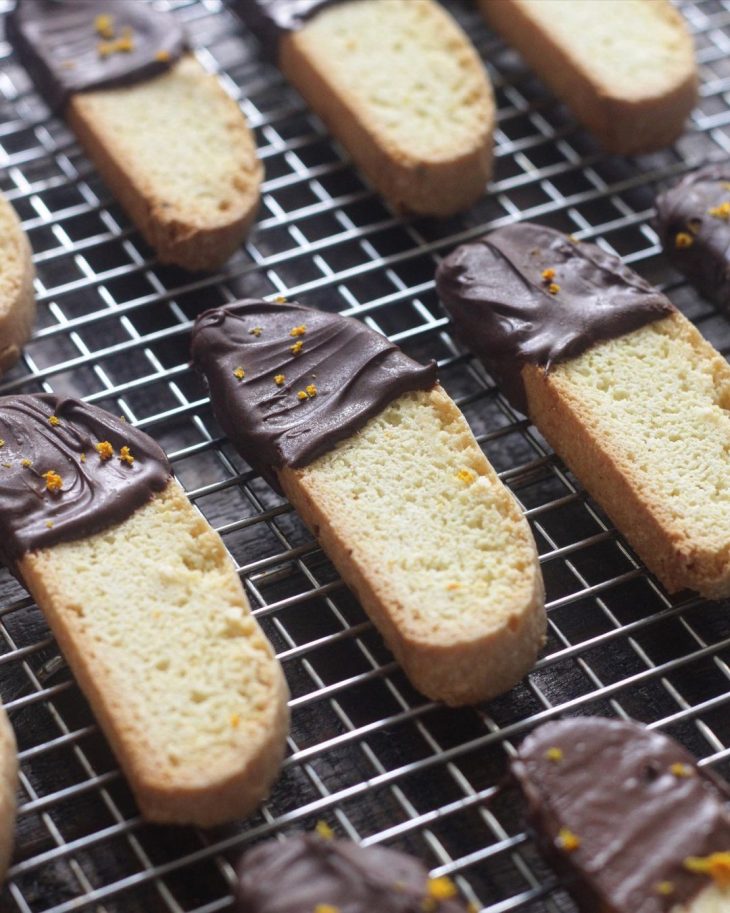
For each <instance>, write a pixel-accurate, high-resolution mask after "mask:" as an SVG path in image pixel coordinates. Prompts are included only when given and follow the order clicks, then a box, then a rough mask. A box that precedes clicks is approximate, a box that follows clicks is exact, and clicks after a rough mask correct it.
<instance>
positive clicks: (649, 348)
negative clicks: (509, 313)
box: [522, 312, 730, 598]
mask: <svg viewBox="0 0 730 913" xmlns="http://www.w3.org/2000/svg"><path fill="white" fill-rule="evenodd" d="M522 376H523V380H524V382H525V388H526V391H527V399H528V404H529V414H530V417H531V418H532V420H533V421H534V422H535V424H536V425H537V426H538V427H539V428H540V431H541V432H542V433H543V434H544V435H545V437H546V438H547V440H548V441H549V443H550V444H551V446H552V447H553V448H554V449H555V450H556V452H557V453H558V454H559V455H560V456H561V457H562V458H563V459H564V460H565V462H566V463H567V464H568V465H569V466H570V467H571V469H572V470H573V471H574V472H575V474H576V475H577V476H578V477H579V478H580V480H581V481H582V483H583V484H584V485H585V487H586V489H587V490H588V492H589V493H590V494H591V495H593V496H594V497H595V498H596V500H597V501H599V503H600V504H601V505H602V507H603V508H604V510H605V511H606V512H607V514H608V515H609V516H610V517H611V519H612V520H613V522H614V523H615V524H616V526H617V527H618V528H619V529H620V530H621V531H622V532H623V533H624V535H625V536H626V538H627V539H628V541H629V542H630V543H631V544H632V545H633V547H634V548H635V549H636V551H637V552H638V553H639V555H640V556H641V558H642V560H643V561H644V562H645V563H646V565H647V566H648V567H649V569H650V570H651V571H652V572H653V573H655V574H656V576H657V577H658V578H659V579H660V580H661V581H662V583H663V584H664V586H665V587H666V588H667V590H668V591H669V592H677V591H678V590H682V589H684V588H690V589H693V590H696V591H697V592H699V593H701V594H702V595H703V596H707V597H708V598H721V597H726V596H728V595H730V484H729V483H728V468H729V463H728V454H729V452H730V450H729V448H730V367H728V364H727V362H726V361H725V359H724V358H723V357H722V356H721V355H720V354H719V353H718V352H716V351H715V349H713V348H712V346H711V345H710V344H709V343H708V342H706V341H705V340H704V339H703V338H702V336H701V335H700V334H699V332H698V331H697V330H696V329H695V327H694V326H693V325H692V324H691V323H690V322H689V321H688V320H687V319H686V318H685V317H683V316H682V315H681V314H679V313H676V312H675V313H674V314H672V315H670V316H669V317H665V318H664V319H662V320H659V321H656V322H654V323H650V324H648V325H647V326H645V327H642V328H641V329H639V330H635V331H634V332H632V333H628V334H626V335H625V336H621V337H619V338H617V339H614V340H609V341H607V342H603V343H601V345H600V346H596V347H594V348H593V349H590V350H589V351H588V352H585V353H584V354H582V355H580V356H579V357H578V358H575V359H571V360H570V361H567V362H564V363H562V364H559V365H556V366H555V367H554V368H553V369H552V371H551V372H550V373H549V374H546V373H545V372H544V371H543V370H542V368H540V367H539V366H536V365H525V367H524V368H523V371H522Z"/></svg>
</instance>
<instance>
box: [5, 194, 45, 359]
mask: <svg viewBox="0 0 730 913" xmlns="http://www.w3.org/2000/svg"><path fill="white" fill-rule="evenodd" d="M34 275H35V272H34V270H33V261H32V260H31V250H30V244H29V243H28V238H27V237H26V234H25V232H24V231H23V229H22V227H21V225H20V222H19V220H18V217H17V215H16V214H15V210H14V209H13V207H12V206H11V205H10V203H8V201H7V200H6V199H5V197H3V196H2V195H1V194H0V371H5V370H7V369H8V368H9V367H10V366H11V365H12V364H14V362H16V361H17V359H18V357H19V355H20V350H21V349H22V347H23V344H24V343H25V342H27V341H28V339H29V338H30V334H31V330H32V329H33V321H34V320H35V312H36V304H35V294H34V292H33V277H34Z"/></svg>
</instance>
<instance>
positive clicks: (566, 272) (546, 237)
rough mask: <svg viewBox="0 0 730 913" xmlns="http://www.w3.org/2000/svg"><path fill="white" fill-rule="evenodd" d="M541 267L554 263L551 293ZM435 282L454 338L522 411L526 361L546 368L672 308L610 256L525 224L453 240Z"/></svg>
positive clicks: (583, 243)
mask: <svg viewBox="0 0 730 913" xmlns="http://www.w3.org/2000/svg"><path fill="white" fill-rule="evenodd" d="M545 269H554V270H555V277H554V279H553V280H552V281H553V282H555V283H556V284H557V285H558V286H559V291H558V292H557V294H555V295H552V294H550V292H549V290H548V286H549V282H547V281H545V280H543V278H542V273H543V270H545ZM436 287H437V289H438V293H439V295H440V296H441V300H442V301H443V303H444V305H445V306H446V309H447V310H448V312H449V313H450V314H451V317H452V319H453V321H454V330H455V333H456V335H457V337H458V338H459V339H460V340H461V342H462V343H463V344H464V345H465V346H467V347H468V348H470V349H471V350H472V351H473V352H474V354H475V355H477V356H478V357H479V358H480V359H482V361H483V362H484V363H485V365H486V366H487V368H488V370H489V371H490V372H492V373H493V374H494V376H495V377H496V379H497V380H498V382H499V383H500V384H501V386H502V388H503V390H504V393H505V395H506V396H507V397H508V398H509V399H510V401H511V402H512V404H513V405H514V406H515V407H516V408H518V409H520V410H521V411H522V412H525V413H526V412H527V403H526V396H525V391H524V386H523V383H522V377H521V374H522V367H523V365H524V364H525V363H526V362H530V363H532V364H537V365H541V366H542V367H544V368H545V369H546V370H550V367H551V366H552V365H553V364H555V363H556V362H560V361H565V360H566V359H569V358H575V357H576V356H577V355H580V354H581V353H582V352H585V351H586V350H587V349H589V348H590V347H591V346H593V345H595V344H596V343H599V342H603V341H605V340H608V339H614V338H615V337H617V336H622V335H623V334H625V333H629V332H630V331H631V330H636V329H638V328H639V327H642V326H644V325H645V324H647V323H651V322H652V321H654V320H659V319H660V318H662V317H665V316H666V315H667V314H670V313H672V311H673V310H674V308H673V306H672V304H671V302H670V301H669V300H668V299H667V298H666V297H665V296H664V295H662V294H661V292H659V291H657V289H655V288H653V287H652V286H651V285H649V283H648V282H646V281H645V280H644V279H642V278H641V277H640V276H638V275H637V274H636V273H635V272H633V270H631V269H629V267H628V266H625V265H624V264H623V263H622V262H621V260H620V259H619V258H618V257H615V256H613V255H612V254H608V253H606V252H605V251H604V250H601V248H600V247H597V246H596V245H595V244H588V243H585V242H581V243H577V242H574V241H571V240H569V239H568V238H567V237H566V236H565V235H562V234H560V233H559V232H557V231H554V230H553V229H551V228H544V227H542V226H540V225H532V224H530V223H529V222H523V223H520V224H515V225H509V226H507V227H506V228H499V229H497V230H496V231H493V232H491V234H489V235H486V236H485V237H483V238H480V239H479V240H477V241H472V242H470V243H468V244H462V245H461V247H457V248H456V250H454V251H453V252H452V253H451V254H449V256H448V257H446V259H445V260H443V261H442V263H441V264H440V265H439V267H438V270H437V272H436Z"/></svg>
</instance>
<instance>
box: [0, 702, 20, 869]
mask: <svg viewBox="0 0 730 913" xmlns="http://www.w3.org/2000/svg"><path fill="white" fill-rule="evenodd" d="M17 784H18V753H17V748H16V745H15V735H14V734H13V730H12V729H11V727H10V723H9V721H8V717H7V714H6V713H5V710H4V709H3V707H2V705H1V704H0V884H2V881H3V879H4V877H5V872H6V871H7V868H8V865H9V864H10V858H11V856H12V854H13V838H14V832H15V813H16V800H15V791H16V788H17Z"/></svg>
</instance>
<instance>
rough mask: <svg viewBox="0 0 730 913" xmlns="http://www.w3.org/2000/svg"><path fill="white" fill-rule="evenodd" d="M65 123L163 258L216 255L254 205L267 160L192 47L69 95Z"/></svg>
mask: <svg viewBox="0 0 730 913" xmlns="http://www.w3.org/2000/svg"><path fill="white" fill-rule="evenodd" d="M66 118H67V120H68V122H69V124H70V125H71V128H72V129H73V131H74V132H75V133H76V135H77V136H78V138H79V140H80V141H81V142H82V143H83V145H84V148H85V149H86V151H87V152H88V154H89V156H90V158H91V159H92V160H93V162H94V164H95V165H96V167H97V168H98V169H99V172H100V173H101V175H102V176H103V177H104V179H105V181H106V182H107V184H108V185H109V187H110V188H111V190H112V192H113V193H114V195H115V196H116V197H117V198H118V199H119V202H120V203H121V204H122V206H124V208H125V209H126V210H127V212H128V213H129V215H130V217H131V219H132V220H133V221H134V223H135V224H136V225H137V227H138V228H139V230H140V231H141V232H142V234H143V235H144V237H145V239H146V240H147V241H148V243H149V244H150V245H151V246H152V247H154V249H155V250H156V252H157V254H158V256H159V258H160V260H162V262H164V263H175V264H177V265H178V266H182V267H184V268H185V269H190V270H212V269H215V268H217V267H218V266H220V265H222V264H223V263H224V262H225V261H226V260H227V259H228V258H229V257H230V256H231V254H232V253H233V252H234V250H235V249H236V248H237V247H238V245H239V244H240V243H241V241H242V240H243V238H244V237H245V235H246V233H247V232H248V229H249V227H250V225H251V222H252V221H253V218H254V216H255V214H256V209H257V207H258V202H259V188H260V184H261V179H262V175H263V169H262V167H261V164H260V162H259V160H258V159H257V157H256V146H255V144H254V140H253V137H252V136H251V132H250V130H249V129H248V126H247V124H246V121H245V120H244V117H243V115H242V113H241V111H240V110H239V108H238V105H237V104H236V103H235V102H234V101H233V99H232V98H230V96H229V95H228V94H227V93H226V92H225V91H224V90H223V88H222V87H221V85H220V83H219V82H218V80H217V79H216V77H215V76H211V75H210V74H208V73H206V72H205V71H204V70H203V68H202V67H201V65H200V64H199V63H198V61H197V60H195V58H194V57H192V56H189V55H188V56H184V57H182V58H181V59H180V61H178V63H176V64H175V66H174V67H173V68H172V69H170V70H169V71H168V72H167V73H163V74H162V75H160V76H155V77H154V78H152V79H149V80H145V81H144V82H141V83H137V84H136V85H133V86H125V87H120V88H112V89H100V90H97V91H94V92H83V93H78V94H75V95H73V96H72V98H71V99H70V101H69V103H68V107H67V110H66Z"/></svg>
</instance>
